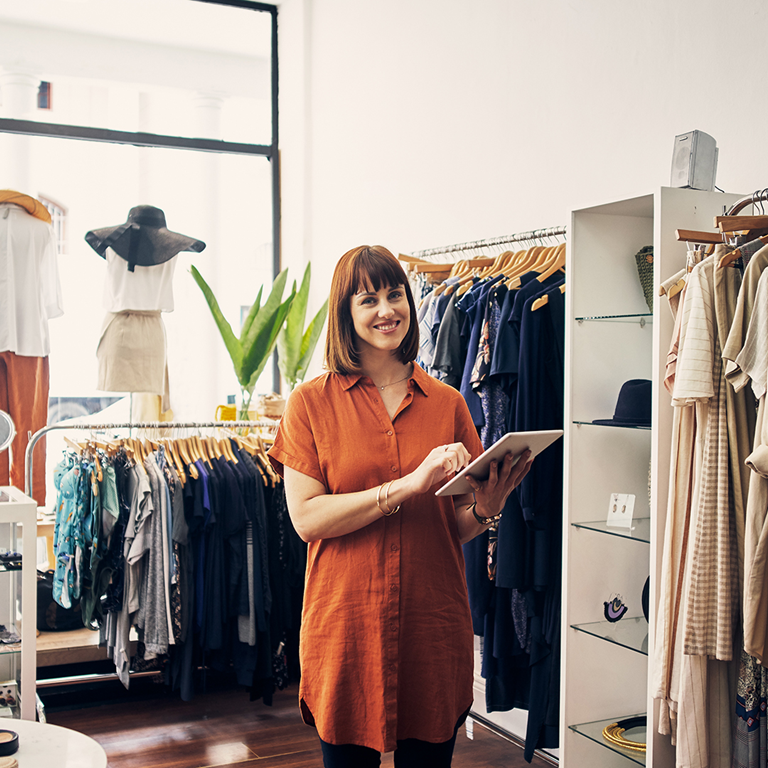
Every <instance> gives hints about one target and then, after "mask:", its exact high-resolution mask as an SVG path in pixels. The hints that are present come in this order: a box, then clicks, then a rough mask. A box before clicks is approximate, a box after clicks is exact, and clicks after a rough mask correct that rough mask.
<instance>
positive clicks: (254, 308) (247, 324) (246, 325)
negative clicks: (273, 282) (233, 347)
mask: <svg viewBox="0 0 768 768" xmlns="http://www.w3.org/2000/svg"><path fill="white" fill-rule="evenodd" d="M263 290H264V286H263V285H262V286H261V287H260V288H259V292H258V293H257V294H256V301H254V302H253V304H251V308H250V309H249V310H248V314H247V315H246V318H245V320H244V321H243V327H242V329H241V330H240V343H241V344H242V342H244V341H245V337H246V336H247V335H248V331H249V330H250V328H251V325H252V324H253V320H254V318H255V317H256V315H258V314H259V310H260V309H261V293H262V291H263Z"/></svg>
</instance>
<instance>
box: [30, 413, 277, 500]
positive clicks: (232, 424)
mask: <svg viewBox="0 0 768 768" xmlns="http://www.w3.org/2000/svg"><path fill="white" fill-rule="evenodd" d="M277 425H278V422H277V421H274V420H272V419H261V420H258V421H134V422H117V423H109V424H51V425H50V426H47V427H43V428H42V429H40V430H38V431H37V432H35V434H34V435H32V436H31V437H30V438H29V443H27V451H26V454H25V456H24V478H25V480H24V482H25V488H24V492H25V493H26V494H27V496H29V495H30V493H31V492H32V451H33V450H34V447H35V445H36V444H37V441H38V440H39V439H40V438H41V437H43V436H44V435H45V434H47V433H48V432H52V431H53V430H57V429H82V430H87V431H88V432H104V431H106V430H110V429H216V428H229V429H235V428H240V427H276V426H277Z"/></svg>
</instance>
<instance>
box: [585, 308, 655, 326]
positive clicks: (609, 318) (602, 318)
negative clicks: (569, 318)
mask: <svg viewBox="0 0 768 768" xmlns="http://www.w3.org/2000/svg"><path fill="white" fill-rule="evenodd" d="M574 319H575V320H576V322H577V323H578V324H579V325H581V324H582V323H639V325H640V327H641V328H644V327H645V325H646V324H647V323H653V315H652V314H651V313H649V312H648V313H644V314H639V315H594V316H592V317H576V318H574Z"/></svg>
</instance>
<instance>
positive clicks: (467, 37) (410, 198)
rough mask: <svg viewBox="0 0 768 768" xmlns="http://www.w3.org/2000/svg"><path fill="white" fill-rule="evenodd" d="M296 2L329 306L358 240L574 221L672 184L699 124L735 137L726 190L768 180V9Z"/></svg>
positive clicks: (298, 200)
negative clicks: (576, 214)
mask: <svg viewBox="0 0 768 768" xmlns="http://www.w3.org/2000/svg"><path fill="white" fill-rule="evenodd" d="M279 8H280V13H279V24H280V56H281V59H280V67H281V104H280V107H281V145H282V167H283V245H284V251H283V253H284V261H285V263H286V264H288V265H292V264H297V265H301V264H303V262H304V261H306V260H307V259H311V260H312V263H313V274H314V278H313V282H314V287H313V300H314V302H315V304H316V305H317V306H319V303H320V302H321V301H322V299H323V298H324V296H327V292H328V285H329V282H330V274H331V270H332V267H333V264H334V263H335V262H336V260H337V259H338V257H339V256H340V255H341V254H342V253H343V252H344V251H345V250H346V249H348V248H350V247H353V246H355V245H359V244H361V243H364V242H368V243H372V242H377V243H381V244H383V245H386V246H388V247H389V248H390V249H392V250H393V251H398V250H399V251H405V252H407V251H409V250H414V249H419V248H427V247H432V246H438V245H443V244H448V243H453V242H461V241H464V240H474V239H478V238H484V237H494V236H499V235H503V234H509V233H512V232H517V231H521V230H528V229H532V228H536V227H544V226H550V225H559V224H564V223H565V222H566V221H567V220H568V213H569V211H570V210H571V209H572V208H577V207H583V206H585V205H589V204H592V203H598V202H602V201H609V200H612V199H615V198H622V197H631V196H635V195H637V194H644V193H648V192H651V191H653V190H654V189H655V188H656V187H658V186H663V185H667V184H669V173H670V165H671V158H672V147H673V139H674V136H675V135H676V134H679V133H684V132H686V131H690V130H693V129H699V130H703V131H705V132H707V133H709V134H711V135H712V136H714V137H715V139H716V140H717V143H718V146H719V148H720V164H719V172H718V180H717V183H718V186H719V187H720V188H722V189H724V190H726V191H729V192H738V193H745V194H747V193H750V192H752V191H753V190H754V189H757V188H762V187H765V186H768V163H767V161H768V142H766V141H764V140H763V139H762V130H761V129H762V126H763V124H764V120H765V117H766V113H767V112H768V106H766V99H765V98H764V97H763V94H764V91H765V87H764V85H763V78H764V75H763V73H762V67H761V65H760V55H761V50H762V42H763V40H762V38H763V35H764V32H765V30H766V28H768V25H767V22H768V5H766V4H765V3H764V2H762V0H740V1H739V2H738V3H732V4H728V6H727V10H726V7H725V6H724V5H723V3H722V2H719V0H676V1H675V2H669V0H643V1H642V2H631V3H630V2H616V0H570V1H568V2H566V1H565V0H539V1H538V2H536V3H530V2H523V0H480V1H478V2H474V3H468V2H466V1H465V0H462V1H460V0H365V2H360V1H359V0H282V2H280V3H279ZM292 271H294V270H292ZM295 271H297V273H298V267H297V269H296V270H295ZM313 368H314V372H315V373H317V372H319V370H320V367H319V355H318V356H316V364H315V365H314V366H313Z"/></svg>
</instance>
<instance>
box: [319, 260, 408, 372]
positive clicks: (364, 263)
mask: <svg viewBox="0 0 768 768" xmlns="http://www.w3.org/2000/svg"><path fill="white" fill-rule="evenodd" d="M399 285H402V286H403V290H404V291H405V295H406V296H407V297H408V306H409V307H410V309H411V322H410V325H409V327H408V332H407V333H406V335H405V339H403V343H402V345H401V346H400V350H399V352H400V360H401V361H402V362H403V363H410V362H412V361H413V360H415V359H416V354H417V353H418V351H419V324H418V318H417V316H416V305H415V303H414V301H413V294H412V293H411V287H410V285H408V278H407V277H406V276H405V272H404V271H403V267H402V265H401V264H400V262H399V261H398V260H397V259H396V258H395V257H394V256H393V254H392V253H391V252H390V251H388V250H387V249H386V248H384V246H382V245H361V246H358V247H357V248H353V249H352V250H351V251H347V252H346V253H345V254H344V255H343V256H342V257H341V258H340V259H339V262H338V264H336V269H335V270H334V272H333V280H332V281H331V295H330V300H329V302H328V307H329V309H328V333H327V335H326V337H325V366H326V368H328V370H330V371H332V372H333V373H341V374H349V373H358V372H359V371H360V356H359V355H358V353H357V350H356V349H355V338H356V335H355V326H354V322H353V321H352V312H351V309H350V303H351V299H352V297H353V296H354V295H355V294H356V293H358V292H359V291H361V290H363V291H364V290H368V288H369V286H370V287H372V288H373V290H374V291H378V290H380V289H381V288H382V287H384V288H396V287H397V286H399Z"/></svg>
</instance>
